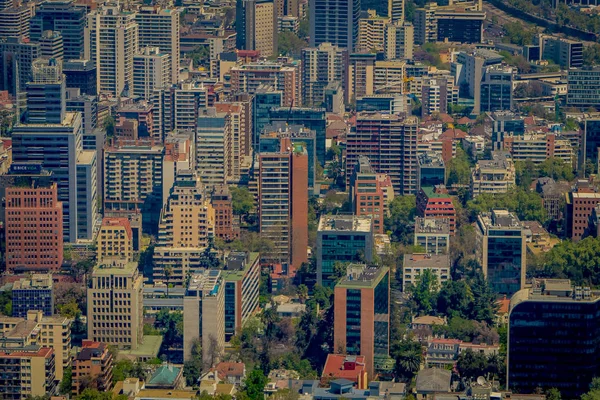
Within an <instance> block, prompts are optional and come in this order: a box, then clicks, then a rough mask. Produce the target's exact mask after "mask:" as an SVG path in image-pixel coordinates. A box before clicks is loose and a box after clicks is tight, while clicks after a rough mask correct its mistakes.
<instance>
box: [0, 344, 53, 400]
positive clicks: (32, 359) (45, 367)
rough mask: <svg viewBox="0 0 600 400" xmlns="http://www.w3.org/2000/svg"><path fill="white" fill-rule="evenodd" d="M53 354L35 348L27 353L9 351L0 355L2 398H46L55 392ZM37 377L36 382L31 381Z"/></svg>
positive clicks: (47, 350)
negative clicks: (2, 380) (2, 379)
mask: <svg viewBox="0 0 600 400" xmlns="http://www.w3.org/2000/svg"><path fill="white" fill-rule="evenodd" d="M55 367H56V364H55V359H54V351H53V350H52V349H51V348H48V347H41V346H32V347H28V348H25V349H7V350H4V351H3V352H2V353H0V374H2V376H4V377H5V380H4V383H3V384H2V390H3V397H4V398H7V399H25V398H26V397H27V396H23V394H25V393H26V394H27V395H29V396H45V395H46V394H48V393H54V391H55V390H56V382H55V380H56V375H55V374H56V370H55ZM32 377H35V379H32Z"/></svg>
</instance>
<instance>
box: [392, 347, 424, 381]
mask: <svg viewBox="0 0 600 400" xmlns="http://www.w3.org/2000/svg"><path fill="white" fill-rule="evenodd" d="M419 369H421V351H420V350H419V349H417V348H411V349H408V350H407V351H405V352H403V353H402V354H400V355H399V356H398V358H397V359H396V370H397V372H398V375H402V376H404V377H406V378H407V380H408V381H410V380H411V379H412V377H413V375H414V374H415V373H417V372H418V371H419Z"/></svg>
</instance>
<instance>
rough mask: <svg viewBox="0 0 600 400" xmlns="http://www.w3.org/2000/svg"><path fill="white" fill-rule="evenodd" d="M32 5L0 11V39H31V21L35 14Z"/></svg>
mask: <svg viewBox="0 0 600 400" xmlns="http://www.w3.org/2000/svg"><path fill="white" fill-rule="evenodd" d="M34 7H35V5H33V4H32V3H25V4H24V5H17V6H14V7H9V8H7V9H4V10H2V11H0V37H5V38H7V37H23V38H25V39H29V20H30V19H31V16H32V15H33V13H34Z"/></svg>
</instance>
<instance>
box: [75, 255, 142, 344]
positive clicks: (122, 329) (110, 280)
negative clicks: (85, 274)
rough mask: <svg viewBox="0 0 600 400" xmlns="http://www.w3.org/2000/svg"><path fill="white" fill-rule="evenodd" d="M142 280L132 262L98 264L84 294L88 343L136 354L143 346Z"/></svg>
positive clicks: (135, 265) (135, 264)
mask: <svg viewBox="0 0 600 400" xmlns="http://www.w3.org/2000/svg"><path fill="white" fill-rule="evenodd" d="M143 279H144V278H143V277H142V275H141V274H140V273H139V271H138V268H137V263H135V262H116V261H111V262H110V263H106V264H103V263H100V264H98V265H97V266H96V267H95V268H94V271H93V272H92V279H91V283H90V285H89V287H88V290H87V320H88V323H87V326H88V335H87V337H88V339H90V340H94V341H98V342H102V343H105V344H107V345H111V346H115V347H118V348H119V349H131V350H135V349H137V348H138V346H139V345H140V344H141V343H142V338H143V328H144V320H143V317H144V314H143V299H142V291H143V283H142V282H143Z"/></svg>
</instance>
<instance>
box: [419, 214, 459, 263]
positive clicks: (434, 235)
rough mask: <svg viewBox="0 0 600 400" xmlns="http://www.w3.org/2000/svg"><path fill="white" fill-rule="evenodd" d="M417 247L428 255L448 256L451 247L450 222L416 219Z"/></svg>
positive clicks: (434, 219) (442, 219)
mask: <svg viewBox="0 0 600 400" xmlns="http://www.w3.org/2000/svg"><path fill="white" fill-rule="evenodd" d="M414 245H415V246H419V247H422V248H423V250H424V252H425V253H427V254H446V253H448V249H449V246H450V220H449V219H447V218H421V217H417V218H415V242H414Z"/></svg>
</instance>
